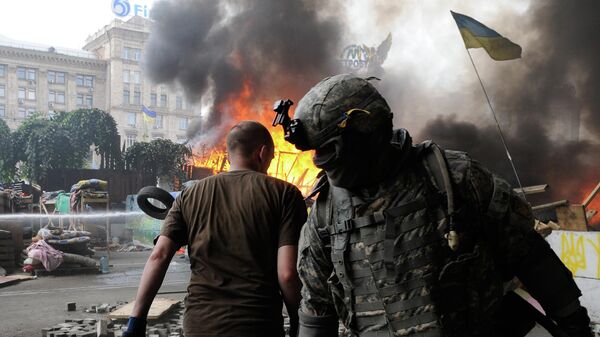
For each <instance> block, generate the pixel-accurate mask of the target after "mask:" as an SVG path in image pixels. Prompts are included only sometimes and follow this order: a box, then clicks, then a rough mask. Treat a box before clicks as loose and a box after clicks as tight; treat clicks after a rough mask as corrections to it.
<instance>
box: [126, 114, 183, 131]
mask: <svg viewBox="0 0 600 337" xmlns="http://www.w3.org/2000/svg"><path fill="white" fill-rule="evenodd" d="M137 115H138V113H136V112H128V113H127V125H128V126H133V127H135V126H136V125H137ZM165 118H166V116H163V115H158V114H157V115H156V118H154V125H153V127H154V128H155V129H162V128H163V127H164V120H165ZM188 123H189V118H187V117H177V126H178V127H179V130H186V129H187V128H188Z"/></svg>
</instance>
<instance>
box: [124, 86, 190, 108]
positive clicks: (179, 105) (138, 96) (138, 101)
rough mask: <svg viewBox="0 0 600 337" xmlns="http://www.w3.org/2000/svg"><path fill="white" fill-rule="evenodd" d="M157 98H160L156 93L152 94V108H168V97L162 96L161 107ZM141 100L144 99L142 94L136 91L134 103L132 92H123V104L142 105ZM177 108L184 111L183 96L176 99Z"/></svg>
mask: <svg viewBox="0 0 600 337" xmlns="http://www.w3.org/2000/svg"><path fill="white" fill-rule="evenodd" d="M157 98H158V96H157V95H156V94H155V93H151V94H150V106H160V107H166V106H167V95H165V94H161V95H160V105H159V104H158V103H159V102H157ZM141 99H142V95H141V92H139V91H134V92H133V101H132V100H131V92H130V91H129V90H123V104H136V105H140V104H142V101H141ZM175 107H176V108H177V109H183V97H181V96H176V97H175Z"/></svg>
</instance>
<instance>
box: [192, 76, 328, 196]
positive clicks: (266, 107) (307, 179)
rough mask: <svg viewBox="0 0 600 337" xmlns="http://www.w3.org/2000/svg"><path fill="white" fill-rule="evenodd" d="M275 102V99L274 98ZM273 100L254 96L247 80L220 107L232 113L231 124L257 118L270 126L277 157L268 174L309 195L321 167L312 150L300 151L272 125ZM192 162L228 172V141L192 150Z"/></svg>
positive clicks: (216, 171) (215, 171)
mask: <svg viewBox="0 0 600 337" xmlns="http://www.w3.org/2000/svg"><path fill="white" fill-rule="evenodd" d="M273 101H274V100H273ZM272 105H273V102H271V101H266V100H263V101H260V102H258V103H257V102H256V101H255V100H254V99H253V92H252V88H251V85H250V83H249V82H248V81H246V82H244V84H243V87H242V90H241V91H240V92H239V93H237V94H236V95H232V97H230V98H229V100H228V102H227V104H222V105H221V106H218V107H217V109H220V110H222V111H225V110H228V112H230V113H229V115H231V116H235V120H233V121H230V123H231V125H233V124H235V123H236V122H239V121H241V120H248V119H249V120H256V121H259V122H261V123H262V124H263V125H265V126H267V128H268V129H269V132H270V133H271V136H272V137H273V141H274V143H275V158H274V159H273V161H272V162H271V166H270V167H269V171H268V174H269V175H270V176H272V177H275V178H278V179H282V180H285V181H287V182H290V183H292V184H294V185H296V187H298V189H300V191H301V192H302V193H303V194H304V195H307V194H308V192H309V191H310V189H311V187H312V186H313V185H314V183H315V180H316V176H317V173H318V172H319V169H318V168H316V167H315V166H314V164H313V162H312V152H300V151H298V150H297V149H296V148H295V147H294V145H292V144H290V143H288V142H286V141H285V140H284V138H283V130H282V129H281V127H277V128H274V127H271V121H272V120H273V117H274V112H273V109H272ZM193 165H194V166H196V167H204V168H209V169H211V170H212V171H213V173H214V174H217V173H219V172H223V171H227V170H228V169H229V163H228V161H227V153H226V151H225V140H224V139H223V140H222V141H221V143H220V144H219V145H217V146H215V147H213V148H208V147H207V146H205V145H203V144H200V145H199V146H197V147H196V148H194V149H193Z"/></svg>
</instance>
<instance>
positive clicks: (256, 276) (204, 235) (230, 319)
mask: <svg viewBox="0 0 600 337" xmlns="http://www.w3.org/2000/svg"><path fill="white" fill-rule="evenodd" d="M305 220H306V206H305V204H304V201H303V199H302V194H301V193H300V191H299V190H298V189H297V188H296V187H295V186H294V185H292V184H290V183H287V182H285V181H282V180H279V179H276V178H273V177H269V176H267V175H265V174H262V173H259V172H255V171H251V170H240V171H232V172H226V173H220V174H218V175H215V176H212V177H208V178H205V179H203V180H200V181H198V182H197V183H196V184H194V185H193V186H192V187H190V188H188V189H186V190H185V191H183V192H182V193H181V194H180V195H179V196H178V197H177V198H176V199H175V202H174V204H173V206H172V208H171V210H170V211H169V214H168V216H167V218H166V219H165V221H164V223H163V226H162V229H161V235H165V236H167V237H169V238H171V239H172V240H173V241H175V242H176V243H177V244H178V245H182V246H183V245H188V252H189V256H190V263H191V270H192V275H191V278H190V284H189V286H188V295H187V297H186V301H185V302H186V311H185V315H184V332H185V336H186V337H197V336H283V321H282V315H281V309H282V298H281V295H280V290H279V283H278V281H277V249H278V248H279V247H281V246H285V245H298V237H299V234H300V228H301V227H302V225H303V224H304V222H305Z"/></svg>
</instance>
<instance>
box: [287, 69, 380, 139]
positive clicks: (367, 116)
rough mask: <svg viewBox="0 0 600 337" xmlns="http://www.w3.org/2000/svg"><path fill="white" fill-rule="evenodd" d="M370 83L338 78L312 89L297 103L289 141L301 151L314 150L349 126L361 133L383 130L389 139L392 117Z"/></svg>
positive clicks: (331, 78) (359, 79)
mask: <svg viewBox="0 0 600 337" xmlns="http://www.w3.org/2000/svg"><path fill="white" fill-rule="evenodd" d="M370 79H371V78H369V79H364V78H361V77H358V76H356V75H351V74H341V75H335V76H331V77H327V78H325V79H323V80H322V81H321V82H319V83H318V84H317V85H315V86H314V87H312V88H311V89H310V91H309V92H308V93H307V94H306V95H304V97H303V98H302V99H301V100H300V102H298V107H297V108H296V111H295V113H294V119H293V120H292V121H291V122H292V128H293V130H294V131H295V132H296V133H297V135H295V136H294V137H290V139H288V140H289V141H290V142H291V143H294V144H295V145H296V147H297V148H298V149H300V150H309V149H316V148H318V147H319V146H321V145H322V144H323V143H324V142H326V141H327V140H328V139H331V138H332V137H335V136H337V135H339V134H341V133H342V131H343V130H344V129H345V128H347V127H348V126H349V125H350V124H351V128H353V129H355V130H357V131H359V132H362V133H373V132H375V131H376V130H380V128H381V127H382V126H384V127H385V128H389V134H390V137H391V128H392V113H391V111H390V108H389V106H388V104H387V102H386V101H385V99H384V98H383V97H382V96H381V95H380V94H379V92H378V91H377V89H375V87H374V86H373V85H372V84H371V83H370V82H369V80H370Z"/></svg>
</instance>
